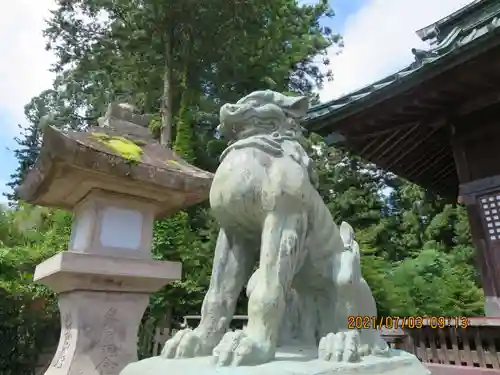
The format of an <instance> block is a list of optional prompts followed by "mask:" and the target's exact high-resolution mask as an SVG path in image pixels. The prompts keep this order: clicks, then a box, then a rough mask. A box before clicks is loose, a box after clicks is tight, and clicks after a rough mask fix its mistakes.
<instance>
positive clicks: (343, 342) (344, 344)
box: [318, 330, 361, 362]
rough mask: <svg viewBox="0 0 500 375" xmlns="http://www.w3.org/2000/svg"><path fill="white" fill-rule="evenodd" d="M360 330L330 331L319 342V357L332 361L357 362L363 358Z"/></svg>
mask: <svg viewBox="0 0 500 375" xmlns="http://www.w3.org/2000/svg"><path fill="white" fill-rule="evenodd" d="M360 349H361V348H360V342H359V332H358V331H356V330H352V331H346V332H338V333H335V334H334V333H329V334H328V335H326V336H325V337H323V338H322V339H321V340H320V342H319V347H318V357H319V359H322V360H324V361H330V362H356V361H359V360H360V358H361V352H360Z"/></svg>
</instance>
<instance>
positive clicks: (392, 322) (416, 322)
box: [347, 315, 470, 329]
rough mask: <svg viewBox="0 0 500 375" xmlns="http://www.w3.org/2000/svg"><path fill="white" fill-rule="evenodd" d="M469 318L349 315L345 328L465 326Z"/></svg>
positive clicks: (467, 324) (468, 322) (468, 323)
mask: <svg viewBox="0 0 500 375" xmlns="http://www.w3.org/2000/svg"><path fill="white" fill-rule="evenodd" d="M469 325H470V320H469V318H466V317H464V316H385V317H377V316H364V315H350V316H348V318H347V329H381V328H388V329H397V328H401V329H405V328H410V329H412V328H422V327H431V328H446V327H453V328H467V327H468V326H469Z"/></svg>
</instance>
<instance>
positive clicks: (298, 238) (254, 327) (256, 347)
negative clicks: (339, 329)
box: [214, 211, 307, 365]
mask: <svg viewBox="0 0 500 375" xmlns="http://www.w3.org/2000/svg"><path fill="white" fill-rule="evenodd" d="M306 222H307V220H306V216H305V215H304V214H294V213H291V214H290V213H287V214H283V213H281V214H280V213H279V211H278V212H276V211H275V212H270V213H269V214H268V215H267V217H266V219H265V220H264V225H263V231H262V240H261V252H260V264H259V271H258V275H257V277H256V280H255V281H253V284H254V285H253V287H252V290H251V292H250V297H249V301H248V325H247V327H246V328H245V329H244V330H243V331H240V332H229V333H227V334H226V335H225V336H224V338H223V339H222V341H221V343H220V344H219V345H218V346H217V347H216V348H215V349H214V356H215V357H216V361H217V363H218V364H219V365H230V364H232V365H252V364H260V363H265V362H268V361H270V360H272V359H273V358H274V355H275V351H276V345H277V341H278V334H279V328H280V323H281V320H282V317H283V312H284V309H285V293H286V291H287V290H289V288H290V285H291V283H292V280H293V277H294V276H295V273H296V271H297V269H298V267H299V265H300V261H301V257H302V256H303V251H304V248H303V243H304V237H305V229H306V228H305V224H306Z"/></svg>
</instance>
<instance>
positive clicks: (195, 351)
mask: <svg viewBox="0 0 500 375" xmlns="http://www.w3.org/2000/svg"><path fill="white" fill-rule="evenodd" d="M201 337H202V335H199V334H198V333H197V332H196V330H194V331H193V330H192V329H189V328H187V329H183V330H180V331H178V332H177V333H176V334H175V335H174V337H172V338H171V339H169V340H167V342H166V343H165V346H164V347H163V350H162V351H161V357H163V358H192V357H200V356H203V355H208V354H210V349H208V348H206V347H204V345H203V344H204V343H203V342H202V341H203V340H202V338H201ZM207 351H208V353H207Z"/></svg>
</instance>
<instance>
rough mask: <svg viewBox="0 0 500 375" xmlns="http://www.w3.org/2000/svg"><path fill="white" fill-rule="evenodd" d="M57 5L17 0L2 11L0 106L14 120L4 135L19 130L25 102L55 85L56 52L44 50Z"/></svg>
mask: <svg viewBox="0 0 500 375" xmlns="http://www.w3.org/2000/svg"><path fill="white" fill-rule="evenodd" d="M53 8H54V1H53V0H16V1H10V2H9V4H8V6H7V7H4V9H3V11H2V14H1V15H0V77H1V78H0V110H1V111H2V113H4V114H7V115H8V117H9V118H10V119H11V121H13V123H12V124H10V123H9V126H8V128H3V129H1V131H2V132H3V134H4V135H7V136H8V135H13V134H16V133H17V123H24V122H25V119H24V105H25V104H26V103H28V102H29V100H30V99H31V98H32V97H33V96H35V95H37V94H39V93H40V92H41V91H42V90H44V89H47V88H50V87H51V85H52V79H53V74H52V73H50V72H49V71H48V69H49V68H50V65H51V63H52V62H54V56H53V54H52V53H50V52H46V51H45V50H44V47H45V40H44V38H43V36H42V30H43V29H44V28H45V19H47V18H48V17H49V9H53Z"/></svg>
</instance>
